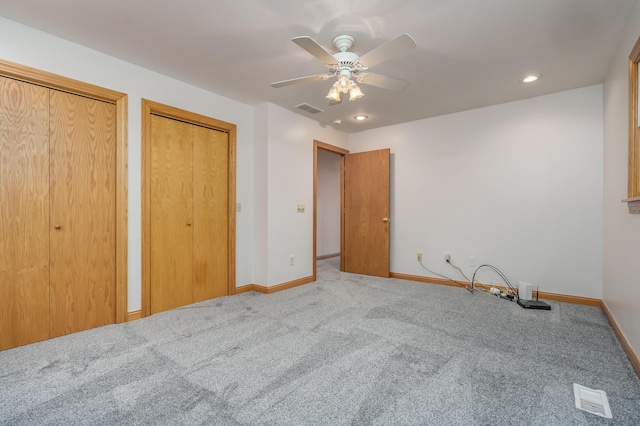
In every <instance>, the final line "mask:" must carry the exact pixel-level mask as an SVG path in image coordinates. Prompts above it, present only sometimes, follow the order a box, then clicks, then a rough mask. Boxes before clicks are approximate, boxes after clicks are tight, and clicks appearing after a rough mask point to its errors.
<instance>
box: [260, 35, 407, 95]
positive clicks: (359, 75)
mask: <svg viewBox="0 0 640 426" xmlns="http://www.w3.org/2000/svg"><path fill="white" fill-rule="evenodd" d="M292 41H293V42H294V43H295V44H297V45H298V46H300V47H302V48H303V49H304V50H306V51H307V52H309V53H311V54H312V55H313V56H315V57H316V58H318V59H319V60H321V61H322V62H323V63H324V64H325V65H326V66H327V69H328V72H327V73H325V74H316V75H308V76H305V77H298V78H292V79H290V80H283V81H278V82H275V83H271V86H272V87H276V88H277V87H284V86H290V85H292V84H298V83H306V82H310V81H317V80H327V79H329V78H332V77H337V81H336V82H335V83H334V84H333V86H331V89H330V90H329V93H328V94H327V96H326V97H327V99H329V105H337V104H339V103H340V102H342V97H343V95H344V94H346V93H349V100H351V101H353V100H356V99H358V98H361V97H362V96H364V93H362V90H360V87H358V85H357V84H356V82H355V81H353V79H355V80H356V81H357V82H358V83H363V84H368V85H370V86H375V87H381V88H383V89H389V90H403V89H404V88H405V87H407V86H408V85H409V83H408V82H406V81H404V80H400V79H397V78H392V77H387V76H385V75H381V74H375V73H372V72H369V68H371V67H373V66H374V65H377V64H379V63H381V62H384V61H387V60H389V59H392V58H394V57H395V56H399V55H401V54H403V53H406V52H408V51H410V50H411V49H413V48H414V47H416V42H415V40H414V39H413V38H412V37H411V36H410V35H409V34H403V35H401V36H400V37H397V38H395V39H393V40H391V41H389V42H387V43H385V44H383V45H381V46H378V47H377V48H375V49H373V50H372V51H370V52H369V53H366V54H364V55H363V56H358V55H357V54H356V53H353V52H349V49H350V48H351V46H353V44H354V43H355V41H356V40H355V38H354V37H353V36H351V35H347V34H341V35H338V36H336V37H334V38H333V45H334V46H335V48H336V49H337V50H338V52H336V53H331V52H329V51H328V50H327V49H325V48H324V47H322V46H321V45H320V44H318V42H316V41H315V40H314V39H312V38H311V37H308V36H302V37H296V38H294V39H293V40H292Z"/></svg>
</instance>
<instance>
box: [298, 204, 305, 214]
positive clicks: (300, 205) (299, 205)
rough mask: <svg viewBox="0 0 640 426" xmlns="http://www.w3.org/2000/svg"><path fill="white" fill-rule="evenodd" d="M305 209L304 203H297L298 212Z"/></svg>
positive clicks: (302, 211)
mask: <svg viewBox="0 0 640 426" xmlns="http://www.w3.org/2000/svg"><path fill="white" fill-rule="evenodd" d="M304 210H305V205H304V204H298V213H304Z"/></svg>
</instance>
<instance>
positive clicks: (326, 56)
mask: <svg viewBox="0 0 640 426" xmlns="http://www.w3.org/2000/svg"><path fill="white" fill-rule="evenodd" d="M291 41H293V42H294V43H295V44H297V45H298V46H300V47H302V48H303V49H304V50H306V51H307V52H309V53H311V54H312V55H313V56H315V57H316V58H318V59H320V60H321V61H322V62H324V63H325V64H337V63H338V61H336V58H334V57H333V55H332V54H331V52H329V51H328V50H327V49H325V48H324V47H322V46H320V45H319V44H318V42H316V41H315V40H314V39H312V38H311V37H309V36H301V37H296V38H294V39H293V40H291Z"/></svg>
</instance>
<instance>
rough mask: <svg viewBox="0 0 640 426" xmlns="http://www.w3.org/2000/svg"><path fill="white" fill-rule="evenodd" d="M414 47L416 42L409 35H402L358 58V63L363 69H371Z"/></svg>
mask: <svg viewBox="0 0 640 426" xmlns="http://www.w3.org/2000/svg"><path fill="white" fill-rule="evenodd" d="M414 47H416V42H415V40H414V39H413V37H411V36H410V35H409V34H402V35H401V36H400V37H397V38H395V39H393V40H391V41H389V42H387V43H385V44H383V45H382V46H378V47H376V48H375V49H373V50H372V51H371V52H369V53H365V54H364V55H363V56H361V57H360V63H361V64H362V65H364V66H365V67H372V66H374V65H376V64H379V63H380V62H384V61H387V60H389V59H391V58H393V57H395V56H399V55H402V54H403V53H407V52H408V51H410V50H411V49H413V48H414Z"/></svg>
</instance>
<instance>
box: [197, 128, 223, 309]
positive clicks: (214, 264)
mask: <svg viewBox="0 0 640 426" xmlns="http://www.w3.org/2000/svg"><path fill="white" fill-rule="evenodd" d="M193 128H194V139H193V141H194V142H193V146H194V155H193V158H194V160H193V161H194V173H193V175H194V178H193V184H194V203H193V214H194V224H195V228H194V301H195V302H200V301H203V300H207V299H212V298H214V297H219V296H226V295H227V294H228V271H227V269H228V266H227V265H228V262H227V260H228V225H227V214H228V206H229V204H228V200H229V193H228V182H229V171H228V151H229V148H228V147H229V142H228V134H227V133H224V132H219V131H216V130H212V129H207V128H204V127H198V126H194V127H193Z"/></svg>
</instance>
